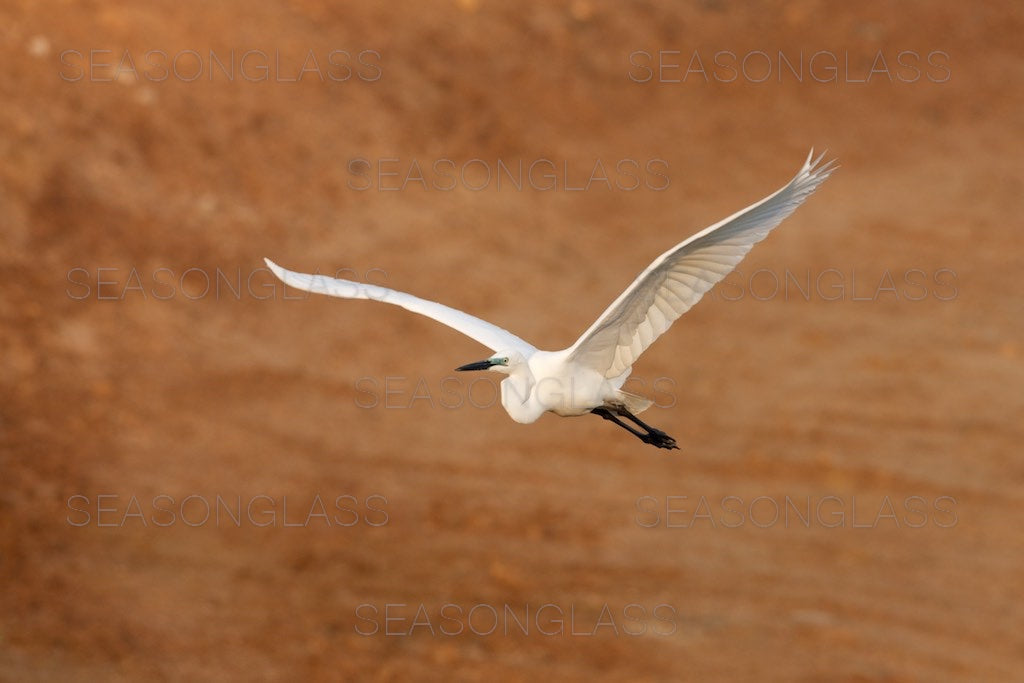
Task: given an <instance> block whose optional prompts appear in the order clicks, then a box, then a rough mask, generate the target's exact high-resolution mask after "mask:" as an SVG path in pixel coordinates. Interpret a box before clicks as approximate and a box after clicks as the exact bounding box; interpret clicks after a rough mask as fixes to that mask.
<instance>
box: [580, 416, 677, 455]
mask: <svg viewBox="0 0 1024 683" xmlns="http://www.w3.org/2000/svg"><path fill="white" fill-rule="evenodd" d="M590 412H592V413H594V414H595V415H600V416H601V417H603V418H604V419H606V420H611V421H612V422H614V423H615V424H617V425H619V426H620V427H622V428H623V429H625V430H626V431H627V432H629V433H630V434H632V435H633V436H635V437H636V438H638V439H640V440H641V441H643V442H644V443H649V444H651V445H652V446H657V447H658V448H668V449H672V448H675V449H678V448H679V446H677V445H676V440H675V439H673V438H672V437H671V436H669V435H668V434H666V433H665V432H663V431H661V430H660V429H656V428H654V427H651V426H650V425H648V424H647V423H645V422H643V421H642V420H641V419H640V418H638V417H637V416H636V415H634V414H633V413H631V412H629V411H628V410H626V409H625V408H616V409H615V412H614V413H613V412H612V410H611V409H610V408H606V407H604V406H600V407H597V408H594V409H593V410H591V411H590ZM615 413H618V414H619V415H622V416H624V417H626V418H628V419H629V420H631V421H632V422H634V423H636V424H637V425H638V426H640V427H642V428H643V429H644V430H646V431H644V432H640V431H638V430H636V429H633V428H632V427H630V426H629V425H628V424H626V423H625V422H623V421H622V420H620V419H619V418H618V417H616V416H615Z"/></svg>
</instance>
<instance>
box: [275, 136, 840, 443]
mask: <svg viewBox="0 0 1024 683" xmlns="http://www.w3.org/2000/svg"><path fill="white" fill-rule="evenodd" d="M823 157H824V154H822V155H821V156H819V157H817V158H814V153H813V151H812V152H811V154H810V155H808V157H807V161H806V162H805V163H804V166H803V167H802V168H801V169H800V172H799V173H797V174H796V176H795V177H794V178H793V180H791V181H790V182H789V183H788V184H787V185H785V186H784V187H783V188H781V189H780V190H778V191H777V192H775V193H773V194H771V195H769V196H768V197H765V198H764V199H762V200H761V201H759V202H757V203H756V204H752V205H751V206H748V207H747V208H745V209H743V210H742V211H738V212H736V213H735V214H733V215H732V216H729V217H728V218H726V219H724V220H722V221H719V222H718V223H715V224H714V225H712V226H710V227H708V228H705V229H704V230H701V231H700V232H698V233H697V234H695V235H693V236H692V237H690V238H689V239H686V240H684V241H683V242H680V243H679V244H677V245H676V246H674V247H672V248H671V249H669V250H668V251H666V252H665V253H663V254H662V255H661V256H659V257H658V258H656V259H655V260H654V262H653V263H651V265H649V266H648V267H647V268H646V269H645V270H644V271H643V272H642V273H640V275H638V276H637V278H636V279H635V280H634V281H633V283H632V284H631V285H630V286H629V287H627V288H626V290H625V291H624V292H622V294H620V295H619V297H618V298H617V299H616V300H615V301H613V302H612V304H611V305H610V306H609V307H608V308H607V309H606V310H605V311H604V313H602V314H601V316H600V317H599V318H598V319H597V321H596V322H594V324H593V325H591V326H590V328H589V329H587V331H586V332H584V333H583V334H582V336H580V338H579V339H578V340H577V341H576V343H574V344H573V345H572V346H570V347H569V348H567V349H564V350H562V351H540V350H538V349H536V348H535V347H534V346H532V345H531V344H529V343H527V342H525V341H523V340H522V339H520V338H519V337H517V336H516V335H514V334H512V333H511V332H508V331H507V330H504V329H502V328H500V327H498V326H496V325H492V324H491V323H489V322H487V321H484V320H481V319H479V318H477V317H474V316H472V315H469V314H468V313H464V312H462V311H459V310H456V309H454V308H451V307H449V306H445V305H443V304H439V303H436V302H433V301H428V300H426V299H420V298H419V297H415V296H413V295H411V294H406V293H404V292H399V291H396V290H393V289H388V288H386V287H379V286H376V285H370V284H363V283H358V282H352V281H349V280H339V279H336V278H330V277H326V276H323V275H307V274H302V273H295V272H292V271H290V270H286V269H284V268H281V267H280V266H278V265H277V264H275V263H273V262H272V261H270V260H269V259H266V262H267V266H269V267H270V269H271V270H272V271H273V272H274V274H275V275H277V277H278V278H280V279H281V280H282V281H283V282H285V283H286V284H288V285H290V286H291V287H295V288H296V289H302V290H305V291H308V292H317V293H320V294H327V295H328V296H334V297H340V298H344V299H372V300H375V301H382V302H384V303H389V304H394V305H396V306H401V307H402V308H405V309H406V310H409V311H412V312H413V313H419V314H420V315H425V316H427V317H428V318H433V319H434V320H437V321H438V322H441V323H444V324H445V325H448V326H449V327H452V328H454V329H456V330H458V331H459V332H462V333H463V334H465V335H466V336H468V337H471V338H472V339H475V340H476V341H478V342H480V343H481V344H483V345H484V346H486V347H488V348H490V349H491V350H492V351H494V352H495V353H494V355H493V356H491V357H490V358H488V359H486V360H484V361H479V362H477V363H470V364H468V365H464V366H462V367H460V368H458V369H459V370H492V371H497V372H501V373H503V374H506V375H508V377H507V378H506V379H505V380H503V381H502V383H501V390H502V405H503V406H504V407H505V410H506V411H507V412H508V414H509V415H510V416H511V417H512V419H514V420H516V421H517V422H523V423H530V422H534V421H535V420H537V418H539V417H540V416H541V415H542V414H544V413H545V412H549V411H550V412H553V413H556V414H558V415H563V416H572V415H583V414H586V413H588V412H595V413H597V414H599V415H601V416H602V417H604V418H606V419H609V420H612V421H614V422H616V423H617V424H619V425H620V426H622V427H624V428H626V429H627V430H629V431H630V432H632V433H633V434H635V435H636V436H638V437H639V438H640V439H642V440H643V441H645V442H647V443H651V444H654V445H656V446H659V447H662V448H674V447H675V440H674V439H672V438H671V437H669V436H668V435H666V434H665V433H664V432H662V431H660V430H657V429H654V428H653V427H650V426H649V425H647V424H645V423H643V422H642V421H640V420H639V419H638V418H637V417H636V416H635V413H637V412H640V411H642V410H643V409H644V408H646V407H648V406H649V405H650V402H649V401H646V400H645V399H642V398H640V397H637V396H631V395H629V394H626V393H625V392H623V391H621V387H622V385H623V384H624V383H625V381H626V379H628V377H629V373H630V371H631V369H632V366H633V364H634V363H635V362H636V361H637V359H639V357H640V354H642V353H643V352H644V351H645V350H647V348H648V347H650V345H651V344H652V343H653V342H654V340H655V339H657V338H658V337H659V336H661V335H662V334H663V333H664V332H665V331H666V330H668V328H669V327H670V326H671V325H672V323H673V322H675V321H676V320H677V319H678V318H679V317H680V316H681V315H683V314H684V313H686V311H688V310H690V308H691V307H692V306H693V305H694V304H696V303H697V302H698V301H700V299H701V297H702V296H704V294H705V293H706V292H707V291H708V290H710V289H711V288H712V287H713V286H714V285H715V283H717V282H719V281H720V280H722V279H723V278H724V277H725V276H726V275H728V274H729V273H730V272H731V271H732V270H733V269H734V268H735V267H736V265H737V264H739V262H740V261H741V260H742V259H743V257H744V256H746V255H747V252H749V251H750V249H751V248H752V247H753V246H754V245H755V244H757V243H758V242H760V241H761V240H763V239H764V238H765V237H766V236H767V235H768V233H769V232H771V230H772V229H773V228H775V227H776V226H777V225H779V223H781V222H782V221H783V220H784V219H785V218H786V217H788V216H789V215H790V214H791V213H793V211H795V210H796V208H797V207H798V206H800V204H802V203H803V202H804V200H805V199H807V197H808V196H810V194H811V193H812V192H814V190H816V189H817V188H818V186H819V185H821V183H822V182H823V181H824V180H825V179H826V178H828V176H829V174H831V173H832V171H833V170H835V168H836V166H835V162H834V161H832V162H828V163H826V164H824V165H820V164H821V160H822V158H823ZM618 417H625V418H627V419H629V420H630V421H632V422H633V423H634V424H635V425H637V426H639V427H641V428H643V429H644V430H645V431H644V432H640V431H638V430H637V429H634V428H633V427H631V426H630V425H628V424H626V423H624V422H622V421H621V420H619V419H618Z"/></svg>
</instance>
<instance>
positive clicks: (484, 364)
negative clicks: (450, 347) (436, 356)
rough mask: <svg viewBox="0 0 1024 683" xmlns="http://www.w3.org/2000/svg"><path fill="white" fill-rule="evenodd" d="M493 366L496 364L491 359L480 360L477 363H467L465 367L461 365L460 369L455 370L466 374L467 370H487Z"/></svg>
mask: <svg viewBox="0 0 1024 683" xmlns="http://www.w3.org/2000/svg"><path fill="white" fill-rule="evenodd" d="M492 365H494V363H492V362H491V361H490V359H487V360H478V361H477V362H475V363H466V364H465V365H460V366H459V367H457V368H455V370H456V372H465V371H466V370H487V369H488V368H490V367H491V366H492Z"/></svg>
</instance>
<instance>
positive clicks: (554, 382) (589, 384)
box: [499, 349, 647, 424]
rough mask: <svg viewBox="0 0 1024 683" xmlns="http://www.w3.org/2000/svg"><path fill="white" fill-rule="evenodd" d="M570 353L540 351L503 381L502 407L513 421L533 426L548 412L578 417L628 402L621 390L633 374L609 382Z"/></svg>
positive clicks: (563, 351)
mask: <svg viewBox="0 0 1024 683" xmlns="http://www.w3.org/2000/svg"><path fill="white" fill-rule="evenodd" d="M569 351H570V350H569V349H565V350H562V351H536V352H535V353H534V354H533V355H532V356H530V357H529V358H528V359H526V362H524V363H520V364H518V365H516V366H515V368H514V369H513V370H512V371H511V372H509V375H508V377H506V378H505V379H504V380H502V382H501V405H502V406H504V407H505V411H506V412H508V414H509V416H510V417H511V418H512V419H513V420H515V421H516V422H519V423H522V424H530V423H531V422H536V421H537V420H538V419H539V418H540V416H541V415H543V414H544V413H546V412H552V413H554V414H555V415H559V416H561V417H576V416H578V415H586V414H587V413H589V412H590V411H591V410H593V409H594V408H596V407H597V406H602V405H616V404H620V403H621V404H624V403H625V400H626V396H628V395H626V394H624V393H623V392H621V391H619V389H620V388H621V387H622V385H623V384H624V383H625V382H626V380H627V379H628V378H629V372H626V373H624V374H623V375H621V376H620V377H615V378H613V379H608V378H606V377H605V376H604V375H602V374H601V373H600V372H599V371H597V370H595V369H594V368H591V367H587V366H585V365H581V364H579V363H577V362H575V361H572V360H568V356H569ZM499 355H501V352H499ZM502 357H504V356H503V355H502ZM646 407H647V406H646V405H645V406H644V408H646ZM638 412H639V411H638Z"/></svg>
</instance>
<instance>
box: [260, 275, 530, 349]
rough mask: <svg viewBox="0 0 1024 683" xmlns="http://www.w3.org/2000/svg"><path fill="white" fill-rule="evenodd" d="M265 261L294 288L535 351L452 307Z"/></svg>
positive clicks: (495, 343) (483, 340) (491, 345)
mask: <svg viewBox="0 0 1024 683" xmlns="http://www.w3.org/2000/svg"><path fill="white" fill-rule="evenodd" d="M263 260H264V261H266V262H267V267H268V268H270V270H272V271H273V272H274V275H276V276H277V277H278V278H279V279H280V280H281V281H282V282H284V283H285V284H287V285H289V286H290V287H294V288H295V289H301V290H303V291H306V292H314V293H316V294H326V295H328V296H335V297H339V298H342V299H370V300H372V301H382V302H384V303H386V304H394V305H396V306H401V307H402V308H404V309H405V310H407V311H412V312H413V313H419V314H420V315H425V316H426V317H428V318H432V319H434V320H436V321H437V322H439V323H443V324H445V325H447V326H448V327H451V328H452V329H455V330H458V331H459V332H461V333H462V334H464V335H466V336H467V337H470V338H471V339H475V340H476V341H478V342H480V343H481V344H483V345H484V346H486V347H488V348H490V349H491V350H492V351H504V350H515V351H519V352H520V353H522V354H523V355H524V356H525V355H529V354H531V353H533V352H534V351H536V349H535V348H534V347H533V346H532V345H530V344H528V343H527V342H525V341H523V340H522V339H520V338H519V337H517V336H516V335H514V334H512V333H511V332H508V331H507V330H503V329H501V328H500V327H498V326H497V325H492V324H491V323H489V322H487V321H486V320H481V319H480V318H477V317H474V316H472V315H469V314H468V313H463V312H462V311H460V310H457V309H454V308H451V307H450V306H445V305H444V304H439V303H437V302H434V301H427V300H426V299H420V298H419V297H415V296H413V295H412V294H406V293H405V292H399V291H397V290H394V289H388V288H387V287H380V286H377V285H370V284H366V283H362V282H352V281H351V280H340V279H337V278H333V277H327V276H326V275H307V274H305V273H296V272H293V271H290V270H286V269H285V268H282V267H281V266H279V265H277V264H276V263H274V262H273V261H271V260H270V259H263Z"/></svg>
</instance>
